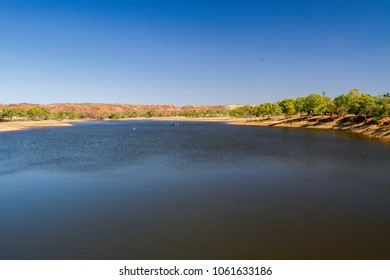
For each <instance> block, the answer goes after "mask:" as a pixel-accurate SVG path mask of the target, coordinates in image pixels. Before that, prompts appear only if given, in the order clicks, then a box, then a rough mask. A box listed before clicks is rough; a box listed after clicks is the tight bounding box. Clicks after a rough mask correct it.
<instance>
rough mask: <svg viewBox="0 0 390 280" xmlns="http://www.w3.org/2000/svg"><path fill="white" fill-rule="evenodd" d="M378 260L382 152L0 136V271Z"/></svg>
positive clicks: (79, 128)
mask: <svg viewBox="0 0 390 280" xmlns="http://www.w3.org/2000/svg"><path fill="white" fill-rule="evenodd" d="M133 127H135V128H136V129H135V130H134V129H133ZM389 258H390V145H389V144H385V143H380V142H371V141H368V140H365V139H364V138H359V137H357V138H356V137H352V136H349V135H348V134H343V133H336V132H331V131H317V130H307V129H286V128H265V127H245V126H244V127H241V126H231V125H226V124H222V123H197V122H182V123H180V125H179V126H176V127H173V126H170V125H169V122H153V121H132V122H93V123H81V124H77V125H75V126H73V127H62V128H48V129H40V130H28V131H19V132H9V133H2V134H0V259H389Z"/></svg>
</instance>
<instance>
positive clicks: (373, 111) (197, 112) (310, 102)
mask: <svg viewBox="0 0 390 280" xmlns="http://www.w3.org/2000/svg"><path fill="white" fill-rule="evenodd" d="M347 114H354V115H356V116H362V117H364V118H366V119H367V118H374V119H375V120H380V119H383V118H387V117H390V93H386V94H383V95H380V96H372V95H370V94H367V93H362V92H360V91H359V90H358V89H351V90H350V91H349V93H347V94H341V95H339V96H337V97H336V98H334V99H333V100H332V99H331V98H330V97H328V96H325V95H324V94H322V93H312V94H309V95H308V96H305V97H297V98H295V99H293V98H287V99H284V100H282V101H279V102H276V103H263V104H259V105H246V106H240V107H237V108H235V109H231V110H228V109H194V110H185V111H170V112H158V111H155V110H149V111H146V112H140V111H125V112H98V111H94V110H92V111H89V112H75V111H70V112H65V111H50V110H48V109H47V108H45V107H42V106H36V107H33V108H31V109H28V110H23V109H20V108H13V107H6V108H4V109H3V110H1V111H0V121H5V120H9V121H13V120H20V119H23V120H25V119H29V120H35V121H38V120H50V119H54V120H64V119H83V118H90V119H123V118H137V117H147V118H148V117H149V118H150V117H175V116H183V117H188V118H199V117H223V116H231V117H237V118H253V117H273V116H281V115H284V116H286V117H291V116H294V115H301V116H313V115H337V116H344V115H347Z"/></svg>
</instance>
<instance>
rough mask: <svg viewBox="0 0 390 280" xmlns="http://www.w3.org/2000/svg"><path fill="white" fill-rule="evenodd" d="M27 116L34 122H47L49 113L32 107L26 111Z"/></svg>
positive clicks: (40, 108) (46, 110)
mask: <svg viewBox="0 0 390 280" xmlns="http://www.w3.org/2000/svg"><path fill="white" fill-rule="evenodd" d="M27 116H28V117H29V118H30V119H31V120H34V121H39V120H48V119H49V118H50V111H49V110H48V109H46V108H43V107H33V108H31V109H30V110H28V111H27Z"/></svg>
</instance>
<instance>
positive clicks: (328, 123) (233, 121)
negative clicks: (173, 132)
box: [0, 116, 390, 142]
mask: <svg viewBox="0 0 390 280" xmlns="http://www.w3.org/2000/svg"><path fill="white" fill-rule="evenodd" d="M108 120H110V119H104V120H101V121H108ZM130 120H132V121H134V120H154V121H155V120H161V121H194V122H196V121H198V122H223V123H227V124H230V125H245V126H264V127H266V126H268V127H289V128H312V129H329V130H336V131H346V132H351V133H356V134H360V135H364V136H366V137H369V138H375V139H378V140H382V141H385V142H390V123H389V120H388V121H387V124H384V125H376V124H367V123H366V122H353V121H348V119H346V118H345V117H339V118H332V117H331V116H325V117H306V116H305V117H298V116H296V117H291V118H286V117H274V118H271V119H270V118H256V119H246V118H231V117H200V118H187V117H151V118H146V117H141V118H125V119H119V120H111V121H130ZM345 120H346V121H345ZM87 121H99V120H96V119H76V120H62V121H60V120H41V121H31V120H28V121H8V122H0V133H1V132H10V131H18V130H26V129H35V128H45V127H62V126H72V125H73V124H74V123H80V122H87Z"/></svg>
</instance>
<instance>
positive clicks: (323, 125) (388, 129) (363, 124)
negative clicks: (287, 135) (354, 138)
mask: <svg viewBox="0 0 390 280" xmlns="http://www.w3.org/2000/svg"><path fill="white" fill-rule="evenodd" d="M229 123H230V124H233V125H253V126H269V127H294V128H313V129H332V130H343V131H348V132H352V133H357V134H362V135H365V136H368V137H373V138H378V139H381V140H384V141H390V120H389V119H385V120H382V121H381V122H380V123H378V124H375V123H373V122H372V120H364V119H360V118H357V117H355V116H344V117H332V116H316V117H307V116H303V117H300V116H294V117H291V118H286V117H274V118H260V119H244V120H243V119H240V120H233V121H231V122H229Z"/></svg>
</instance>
